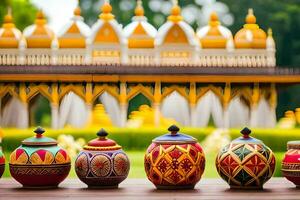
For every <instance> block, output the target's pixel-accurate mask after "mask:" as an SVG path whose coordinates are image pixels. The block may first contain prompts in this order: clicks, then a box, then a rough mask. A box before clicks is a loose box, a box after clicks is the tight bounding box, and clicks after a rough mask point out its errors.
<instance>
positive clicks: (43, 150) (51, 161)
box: [9, 127, 71, 188]
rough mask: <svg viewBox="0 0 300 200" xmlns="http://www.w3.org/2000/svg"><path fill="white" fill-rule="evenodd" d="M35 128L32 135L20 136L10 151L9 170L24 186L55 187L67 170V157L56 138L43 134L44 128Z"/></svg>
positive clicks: (68, 168)
mask: <svg viewBox="0 0 300 200" xmlns="http://www.w3.org/2000/svg"><path fill="white" fill-rule="evenodd" d="M34 132H35V133H36V135H35V136H34V137H31V138H28V139H25V140H23V141H22V144H21V146H19V147H18V148H17V149H16V150H15V151H13V152H12V153H11V155H10V161H9V169H10V173H11V175H12V177H13V178H14V179H16V180H17V181H18V182H19V183H21V184H22V185H23V186H24V187H30V188H41V187H42V188H43V187H57V186H58V184H59V183H61V182H62V181H63V180H64V179H65V178H66V177H67V176H68V174H69V172H70V169H71V160H70V157H69V155H68V153H67V152H66V151H65V150H64V149H62V148H61V147H59V146H58V145H57V141H56V140H54V139H52V138H48V137H44V136H43V133H44V132H45V130H44V129H43V128H41V127H38V128H37V129H36V130H35V131H34Z"/></svg>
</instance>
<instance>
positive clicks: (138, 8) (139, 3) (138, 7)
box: [134, 0, 145, 16]
mask: <svg viewBox="0 0 300 200" xmlns="http://www.w3.org/2000/svg"><path fill="white" fill-rule="evenodd" d="M134 13H135V16H144V14H145V12H144V8H143V3H142V0H137V4H136V8H135V10H134Z"/></svg>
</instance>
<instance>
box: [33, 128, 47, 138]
mask: <svg viewBox="0 0 300 200" xmlns="http://www.w3.org/2000/svg"><path fill="white" fill-rule="evenodd" d="M34 132H35V133H36V137H37V138H41V137H42V136H43V133H44V132H45V129H43V128H42V127H40V126H39V127H37V128H36V129H35V130H34Z"/></svg>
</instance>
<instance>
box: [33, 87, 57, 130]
mask: <svg viewBox="0 0 300 200" xmlns="http://www.w3.org/2000/svg"><path fill="white" fill-rule="evenodd" d="M27 101H28V114H29V116H28V117H29V125H30V126H44V127H50V126H51V105H50V104H51V102H50V100H49V99H48V98H47V97H46V96H45V95H43V93H42V92H39V91H37V92H36V93H34V96H33V95H32V96H31V98H28V99H27Z"/></svg>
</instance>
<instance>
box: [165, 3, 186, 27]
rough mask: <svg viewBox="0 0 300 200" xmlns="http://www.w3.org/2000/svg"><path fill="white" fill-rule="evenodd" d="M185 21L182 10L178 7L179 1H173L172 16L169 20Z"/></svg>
mask: <svg viewBox="0 0 300 200" xmlns="http://www.w3.org/2000/svg"><path fill="white" fill-rule="evenodd" d="M182 19H183V17H182V16H181V8H180V7H179V5H178V0H173V7H172V10H171V15H170V16H169V17H168V20H170V21H172V22H179V21H181V20H182Z"/></svg>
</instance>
